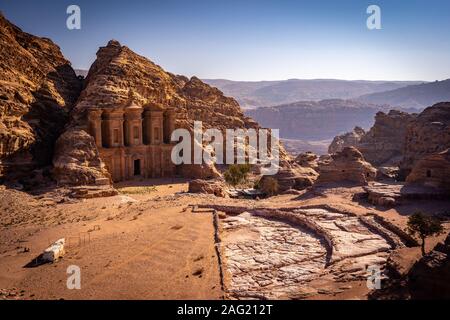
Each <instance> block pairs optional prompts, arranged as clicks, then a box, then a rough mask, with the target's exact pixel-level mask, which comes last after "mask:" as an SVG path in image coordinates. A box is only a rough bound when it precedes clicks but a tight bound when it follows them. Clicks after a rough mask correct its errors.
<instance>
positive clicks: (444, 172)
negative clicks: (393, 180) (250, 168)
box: [406, 149, 450, 192]
mask: <svg viewBox="0 0 450 320" xmlns="http://www.w3.org/2000/svg"><path fill="white" fill-rule="evenodd" d="M406 183H407V184H420V185H423V186H426V187H434V188H437V189H440V190H447V191H449V192H450V149H447V150H445V151H442V152H438V153H434V154H430V155H428V156H425V157H424V158H422V159H420V160H419V161H417V162H416V164H415V165H414V167H413V169H412V171H411V173H410V174H409V175H408V177H407V178H406Z"/></svg>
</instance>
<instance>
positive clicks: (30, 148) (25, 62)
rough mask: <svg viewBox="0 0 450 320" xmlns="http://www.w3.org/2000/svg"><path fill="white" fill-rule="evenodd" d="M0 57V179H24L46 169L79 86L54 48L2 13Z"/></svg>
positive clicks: (49, 41) (70, 70)
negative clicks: (44, 167)
mask: <svg viewBox="0 0 450 320" xmlns="http://www.w3.org/2000/svg"><path fill="white" fill-rule="evenodd" d="M0 55H1V61H0V178H6V179H18V178H26V177H27V175H29V173H30V171H31V170H33V169H35V168H36V167H41V166H45V165H49V164H50V163H51V158H52V154H53V147H54V143H55V140H56V139H57V137H58V136H59V134H60V133H61V131H62V129H63V128H64V125H65V124H66V122H67V120H68V112H69V111H70V110H71V108H72V106H73V105H74V103H75V101H76V99H77V97H78V95H79V91H80V89H81V82H80V81H79V80H78V78H77V77H76V75H75V72H74V70H73V69H72V67H71V66H70V62H69V61H67V60H66V59H65V58H64V56H63V55H62V53H61V51H60V49H59V47H58V46H57V45H55V44H54V43H53V42H52V41H51V40H49V39H47V38H39V37H36V36H33V35H30V34H28V33H25V32H23V31H22V30H20V29H19V28H18V27H16V26H14V25H13V24H11V23H10V22H9V21H7V20H6V19H5V18H4V17H3V15H2V14H1V13H0Z"/></svg>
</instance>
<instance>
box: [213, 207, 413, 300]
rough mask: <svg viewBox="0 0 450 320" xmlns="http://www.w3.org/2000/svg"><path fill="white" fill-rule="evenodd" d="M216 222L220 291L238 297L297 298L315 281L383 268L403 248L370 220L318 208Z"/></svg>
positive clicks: (313, 288) (313, 290) (314, 288)
mask: <svg viewBox="0 0 450 320" xmlns="http://www.w3.org/2000/svg"><path fill="white" fill-rule="evenodd" d="M231 211H233V210H232V209H231ZM220 224H221V226H222V235H221V239H222V242H221V246H222V252H223V254H224V259H223V261H224V267H225V268H224V271H225V274H226V276H225V279H226V281H225V290H226V293H227V295H229V296H230V297H231V298H238V299H248V298H258V299H298V298H303V297H305V296H308V295H311V294H317V293H318V292H320V291H321V290H322V289H323V283H321V285H317V284H314V280H317V279H321V280H323V281H324V282H328V283H332V282H346V281H352V280H363V279H367V270H366V269H367V266H377V267H378V268H380V269H383V267H384V265H385V263H386V261H387V258H388V252H389V251H390V250H391V249H394V248H403V247H405V246H406V245H405V243H404V241H403V239H402V238H400V237H399V236H398V235H397V234H396V233H394V232H392V231H391V230H389V229H388V228H386V227H384V226H383V225H381V224H380V223H378V222H377V221H376V219H375V218H374V217H373V216H361V217H358V216H356V215H351V214H346V213H340V212H331V211H328V210H325V209H320V208H308V209H303V208H298V209H296V208H292V209H290V210H277V209H255V210H251V211H250V212H241V213H240V214H238V215H236V213H233V216H229V217H226V218H225V219H223V220H221V223H220Z"/></svg>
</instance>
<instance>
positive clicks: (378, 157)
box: [357, 110, 416, 166]
mask: <svg viewBox="0 0 450 320" xmlns="http://www.w3.org/2000/svg"><path fill="white" fill-rule="evenodd" d="M415 117H416V115H415V114H409V113H406V112H402V111H398V110H391V111H389V113H387V114H386V113H384V112H378V113H377V115H376V116H375V124H374V125H373V127H372V128H371V129H370V130H369V131H368V132H367V133H366V134H365V135H363V136H362V137H361V139H360V141H359V143H358V144H357V148H358V150H359V151H361V153H362V154H363V155H364V158H365V159H366V160H367V161H368V162H370V163H371V164H373V165H375V166H392V165H395V166H398V164H399V162H400V161H401V159H402V156H403V150H404V147H405V139H406V129H407V128H408V125H409V124H410V123H411V121H413V120H414V119H415Z"/></svg>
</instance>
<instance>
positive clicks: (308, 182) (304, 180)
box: [261, 162, 318, 193]
mask: <svg viewBox="0 0 450 320" xmlns="http://www.w3.org/2000/svg"><path fill="white" fill-rule="evenodd" d="M317 176H318V173H317V172H316V171H315V170H314V169H312V168H309V167H302V166H300V165H298V164H297V163H295V162H294V163H283V164H282V166H281V167H280V168H279V170H278V172H277V173H276V174H275V175H266V176H262V178H261V183H264V180H265V179H267V178H269V177H271V178H273V179H275V180H276V181H277V182H278V192H279V193H283V192H285V191H287V190H289V189H296V190H302V189H305V188H307V187H310V186H312V185H313V184H314V181H316V179H317Z"/></svg>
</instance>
